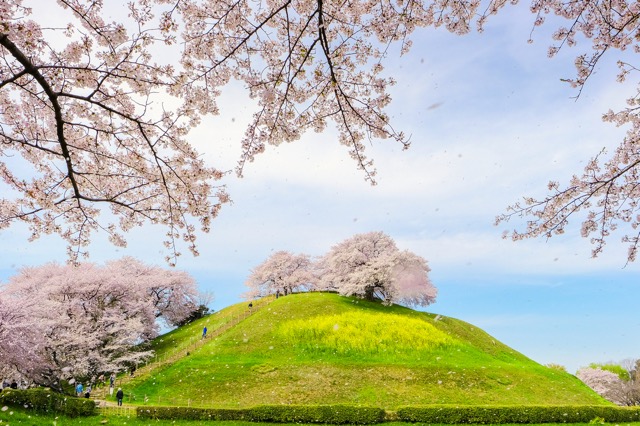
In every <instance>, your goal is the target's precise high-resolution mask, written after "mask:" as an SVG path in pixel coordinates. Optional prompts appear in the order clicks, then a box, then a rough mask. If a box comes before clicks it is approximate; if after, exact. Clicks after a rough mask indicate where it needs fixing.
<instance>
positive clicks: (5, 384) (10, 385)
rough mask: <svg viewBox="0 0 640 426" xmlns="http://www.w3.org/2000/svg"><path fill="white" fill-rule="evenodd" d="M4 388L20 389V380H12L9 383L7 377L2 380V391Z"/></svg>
mask: <svg viewBox="0 0 640 426" xmlns="http://www.w3.org/2000/svg"><path fill="white" fill-rule="evenodd" d="M3 389H18V382H17V381H16V380H12V381H11V383H9V381H8V380H6V379H5V380H3V381H2V386H0V391H2V390H3Z"/></svg>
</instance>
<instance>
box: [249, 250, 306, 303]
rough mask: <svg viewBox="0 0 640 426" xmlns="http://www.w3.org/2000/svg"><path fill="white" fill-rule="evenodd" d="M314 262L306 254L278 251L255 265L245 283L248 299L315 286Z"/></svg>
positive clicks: (299, 290) (298, 290)
mask: <svg viewBox="0 0 640 426" xmlns="http://www.w3.org/2000/svg"><path fill="white" fill-rule="evenodd" d="M314 282H315V276H314V273H313V262H312V261H311V258H310V256H308V255H306V254H293V253H290V252H288V251H283V250H281V251H277V252H275V253H274V254H272V255H271V256H269V258H268V259H267V260H265V261H264V262H263V263H261V264H260V265H258V266H257V267H255V268H254V269H253V270H252V271H251V274H250V275H249V277H248V278H247V280H246V281H245V285H246V286H247V287H249V291H247V292H246V293H245V294H244V297H245V298H247V299H252V298H256V297H263V296H267V295H271V294H282V295H283V296H285V295H287V294H291V293H297V292H301V291H306V290H309V289H312V288H313V287H314Z"/></svg>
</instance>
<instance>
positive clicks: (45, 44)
mask: <svg viewBox="0 0 640 426" xmlns="http://www.w3.org/2000/svg"><path fill="white" fill-rule="evenodd" d="M511 3H514V2H506V1H504V0H487V1H485V2H481V1H480V0H453V1H446V0H431V1H427V0H384V1H379V2H372V1H367V0H353V1H348V2H328V1H324V0H315V1H311V0H270V1H255V2H250V1H248V0H238V1H233V2H225V1H219V0H131V1H128V2H126V4H125V2H122V11H123V12H124V13H122V14H121V15H122V16H121V17H120V19H119V20H118V21H117V22H116V21H109V20H107V19H106V16H107V15H108V13H107V11H106V7H107V6H105V4H104V3H103V2H102V1H98V0H58V1H57V3H56V5H53V4H51V5H50V7H58V8H59V9H60V11H62V12H63V13H66V15H65V16H66V17H65V18H64V20H63V21H62V22H60V19H59V17H57V16H56V15H55V14H51V15H50V16H49V15H46V14H45V15H42V16H38V17H37V19H35V18H34V17H33V14H32V11H31V9H30V8H29V7H27V4H36V2H35V1H32V2H31V3H29V2H28V0H5V1H3V2H1V3H0V142H1V143H0V158H1V159H2V160H1V161H0V178H1V179H0V181H1V182H2V183H3V185H4V188H3V190H2V194H3V198H2V199H1V200H0V229H3V228H6V227H8V226H11V225H12V224H14V223H16V222H24V223H26V224H27V225H28V226H29V228H30V230H31V233H32V236H31V238H32V239H36V238H38V237H39V236H41V235H42V234H53V233H55V234H58V235H60V236H61V237H62V238H63V239H64V240H66V241H67V243H68V247H69V255H70V257H71V259H72V260H74V261H76V260H77V259H78V256H81V255H86V254H87V253H86V247H87V245H88V244H89V241H90V238H91V235H92V233H93V232H95V231H97V230H103V231H105V232H106V233H108V235H109V237H110V240H111V241H112V242H113V243H114V244H116V245H119V246H122V245H125V244H126V240H125V238H124V234H125V233H126V232H127V231H129V230H130V229H132V228H133V227H135V226H142V225H143V224H145V223H151V224H158V225H162V226H164V227H166V230H167V231H166V241H165V244H166V246H167V249H168V256H167V260H168V262H169V263H171V264H174V263H175V261H176V259H177V257H178V256H179V254H180V251H179V245H180V240H182V241H184V243H185V244H186V245H187V246H188V248H189V249H190V250H191V252H192V253H194V254H197V248H196V236H197V228H200V230H201V231H202V232H207V231H208V230H209V229H210V226H211V220H212V219H213V218H215V217H216V215H217V214H218V212H219V210H220V208H221V206H222V205H223V204H224V203H226V202H228V200H229V197H228V195H227V193H226V191H225V187H224V185H223V184H222V179H223V177H224V175H225V171H222V170H219V169H216V168H215V167H213V166H212V165H208V164H205V163H204V162H203V161H202V159H201V158H200V157H199V154H198V152H197V151H196V150H195V149H194V147H193V146H192V145H191V144H189V142H188V136H189V132H190V131H191V130H192V129H193V128H194V127H195V126H198V125H200V124H201V123H202V122H203V120H206V118H207V116H208V115H212V114H217V113H218V111H219V105H218V103H217V99H218V96H219V94H220V92H221V90H222V88H223V87H224V86H225V85H227V84H228V83H229V82H231V81H238V82H241V83H242V84H244V85H245V87H246V88H247V90H248V91H249V94H250V96H251V97H252V98H253V99H255V101H256V103H257V109H256V111H255V112H254V114H253V120H252V121H251V123H250V124H249V126H248V128H247V129H246V133H245V136H244V138H243V139H242V140H241V141H240V143H241V145H242V155H241V158H240V159H239V164H238V168H237V172H238V173H239V174H242V170H243V167H244V166H245V164H246V163H247V162H250V161H253V160H254V158H255V156H256V155H257V154H259V153H261V152H263V151H264V150H265V149H266V147H267V146H268V145H277V144H279V143H281V142H292V141H296V140H298V139H300V137H301V136H302V135H303V134H304V133H305V132H306V131H309V130H313V131H318V132H319V131H322V130H324V129H325V128H326V127H327V126H328V125H330V124H331V125H333V126H335V127H336V128H337V130H338V132H339V135H340V136H339V140H340V143H342V144H344V145H346V146H348V147H349V150H350V155H351V156H352V157H353V158H354V160H355V162H356V165H357V167H359V168H360V169H362V170H363V173H364V176H365V179H366V180H368V181H369V182H371V183H374V182H375V169H374V168H373V165H372V162H371V160H370V159H368V158H367V156H366V155H365V152H364V151H365V145H366V144H365V142H366V141H367V140H373V139H380V138H382V139H384V138H387V139H391V140H394V141H396V142H398V143H399V144H401V145H402V146H403V147H408V146H409V141H408V138H407V137H406V136H405V135H404V134H403V133H402V132H401V131H398V130H396V129H395V128H394V127H393V126H392V123H391V122H390V118H389V116H388V115H387V113H386V112H385V110H386V107H387V106H388V104H389V102H390V101H391V98H390V96H389V87H390V86H392V85H393V84H394V81H393V79H392V78H390V77H387V76H385V75H384V67H383V62H384V61H383V60H384V59H385V56H388V55H389V54H390V52H392V51H393V50H392V49H391V45H392V44H394V43H397V44H398V46H399V48H398V50H399V51H400V53H405V52H407V51H408V50H409V48H410V46H411V40H410V36H411V34H412V32H413V31H415V30H416V29H417V28H421V27H429V26H433V27H444V28H446V30H448V31H451V32H454V33H456V34H465V33H468V32H469V31H471V29H472V28H473V26H474V24H475V25H476V26H477V28H478V29H479V30H483V28H484V26H485V23H486V21H487V19H488V18H490V17H491V16H492V15H494V14H496V13H501V12H502V11H503V10H505V9H506V8H507V5H509V4H511ZM37 6H41V3H39V2H38V3H37ZM109 8H110V10H112V11H113V10H117V5H116V4H115V2H113V1H112V2H109ZM530 9H531V11H532V12H533V14H534V16H533V17H532V26H533V27H535V26H540V25H543V24H544V23H545V18H547V16H549V15H554V16H553V17H554V19H553V20H551V21H553V22H554V24H555V23H559V24H557V25H558V28H557V29H556V31H555V32H554V35H553V38H554V41H553V43H554V44H553V45H552V46H551V47H550V50H549V55H550V56H554V55H556V54H557V52H558V51H559V50H560V49H561V48H566V47H575V46H583V52H585V53H578V56H577V59H576V61H575V64H576V69H577V73H576V75H575V77H574V78H567V79H566V81H567V82H568V83H569V84H571V85H572V86H574V87H575V88H576V90H577V95H579V94H580V93H581V91H582V90H583V88H584V87H585V84H586V82H587V81H588V79H589V77H590V76H591V75H592V74H593V72H594V70H595V69H596V66H597V65H598V63H599V62H600V61H601V60H602V59H603V58H604V57H605V54H606V53H609V52H612V51H619V52H622V51H625V52H629V51H633V52H638V51H640V45H639V43H640V42H639V40H640V29H638V26H637V20H638V16H639V14H640V7H639V6H638V4H637V2H633V1H627V0H620V1H616V2H600V1H596V0H578V1H575V2H561V1H559V0H532V2H531V4H530ZM563 22H564V23H566V24H563ZM628 56H629V55H627V57H628ZM618 63H619V66H620V72H619V74H618V76H617V78H618V80H620V81H624V80H626V79H629V78H631V77H632V76H635V72H636V70H637V67H636V65H634V64H633V63H632V62H631V61H628V60H627V58H626V57H624V56H621V60H620V61H619V62H618ZM639 103H640V100H639V99H638V95H637V91H633V93H631V94H630V97H629V100H628V107H627V108H626V109H624V110H622V111H609V112H606V113H605V115H604V119H605V120H606V121H609V122H611V123H613V124H615V125H618V126H628V128H629V130H628V133H627V136H626V137H625V139H624V140H623V141H622V143H621V144H620V145H619V146H618V147H617V148H616V149H614V150H612V153H611V155H609V156H608V157H606V156H605V155H599V156H596V157H594V158H593V160H592V161H590V162H589V163H588V165H587V167H586V168H585V170H584V172H583V173H582V174H581V175H575V176H574V177H573V178H572V179H571V180H570V181H569V183H568V184H566V185H561V184H559V183H558V182H551V183H550V184H549V195H547V196H545V197H542V198H540V199H537V198H533V197H528V198H525V200H524V202H522V203H516V204H514V205H513V206H511V208H509V209H508V211H507V212H506V213H505V214H504V215H501V216H499V217H498V218H497V221H498V222H502V221H506V220H509V219H510V218H512V217H514V216H522V217H526V218H529V219H528V221H527V224H526V229H525V230H524V231H513V232H512V233H510V234H508V235H509V236H510V237H511V238H513V239H516V240H517V239H521V238H527V237H536V236H546V237H549V236H552V235H555V234H559V233H562V232H564V230H565V228H566V226H567V224H568V222H569V219H570V218H572V217H573V216H574V215H577V214H579V213H580V212H585V218H584V219H583V226H582V234H583V235H584V236H585V237H591V241H592V243H593V244H594V250H593V254H594V255H597V254H598V253H600V252H601V250H602V249H603V247H604V245H605V242H606V240H607V238H608V237H609V236H610V234H611V233H612V232H613V231H616V230H617V229H618V228H619V227H623V228H625V233H624V237H623V239H624V241H626V242H627V243H628V244H629V253H628V259H629V260H630V261H633V260H635V258H636V253H637V247H638V242H639V241H640V231H638V228H639V225H640V215H639V214H638V198H639V195H638V190H637V182H638V173H639V172H638V164H639V161H640V150H639V149H638V144H637V141H638V139H640V138H639V135H640V124H639V123H640V119H639V116H638V104H639ZM8 158H10V159H11V161H7V160H6V159H8ZM103 210H108V212H107V213H106V214H102V215H101V212H103Z"/></svg>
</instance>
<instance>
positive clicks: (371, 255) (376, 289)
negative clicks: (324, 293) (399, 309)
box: [319, 232, 437, 306]
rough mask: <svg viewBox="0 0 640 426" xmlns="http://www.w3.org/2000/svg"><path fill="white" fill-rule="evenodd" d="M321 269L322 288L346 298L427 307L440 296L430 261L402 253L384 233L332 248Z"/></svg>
mask: <svg viewBox="0 0 640 426" xmlns="http://www.w3.org/2000/svg"><path fill="white" fill-rule="evenodd" d="M319 269H320V271H321V272H320V273H321V277H322V278H321V281H322V284H321V286H322V287H323V288H326V289H333V290H336V291H338V293H340V294H342V295H345V296H358V297H361V298H364V299H367V300H375V299H380V300H382V301H383V302H384V303H386V304H391V303H401V304H405V305H408V306H426V305H429V304H431V303H433V302H434V301H435V299H436V295H437V290H436V288H435V287H434V286H433V284H432V283H431V280H430V279H429V276H428V273H429V271H430V268H429V267H428V266H427V261H426V260H425V259H424V258H422V257H420V256H418V255H416V254H414V253H411V252H409V251H400V250H399V249H398V247H397V246H396V243H395V241H393V239H392V238H391V237H389V236H388V235H386V234H384V233H383V232H369V233H366V234H357V235H354V236H353V237H351V238H348V239H347V240H345V241H343V242H341V243H339V244H337V245H335V246H333V247H332V248H331V250H330V251H329V252H328V253H327V254H326V255H325V256H323V257H322V259H321V260H320V261H319Z"/></svg>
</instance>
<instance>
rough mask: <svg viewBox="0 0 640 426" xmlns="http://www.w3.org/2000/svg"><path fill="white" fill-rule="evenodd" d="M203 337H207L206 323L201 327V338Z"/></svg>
mask: <svg viewBox="0 0 640 426" xmlns="http://www.w3.org/2000/svg"><path fill="white" fill-rule="evenodd" d="M205 337H207V326H206V325H205V326H204V328H203V329H202V338H203V339H204V338H205Z"/></svg>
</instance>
